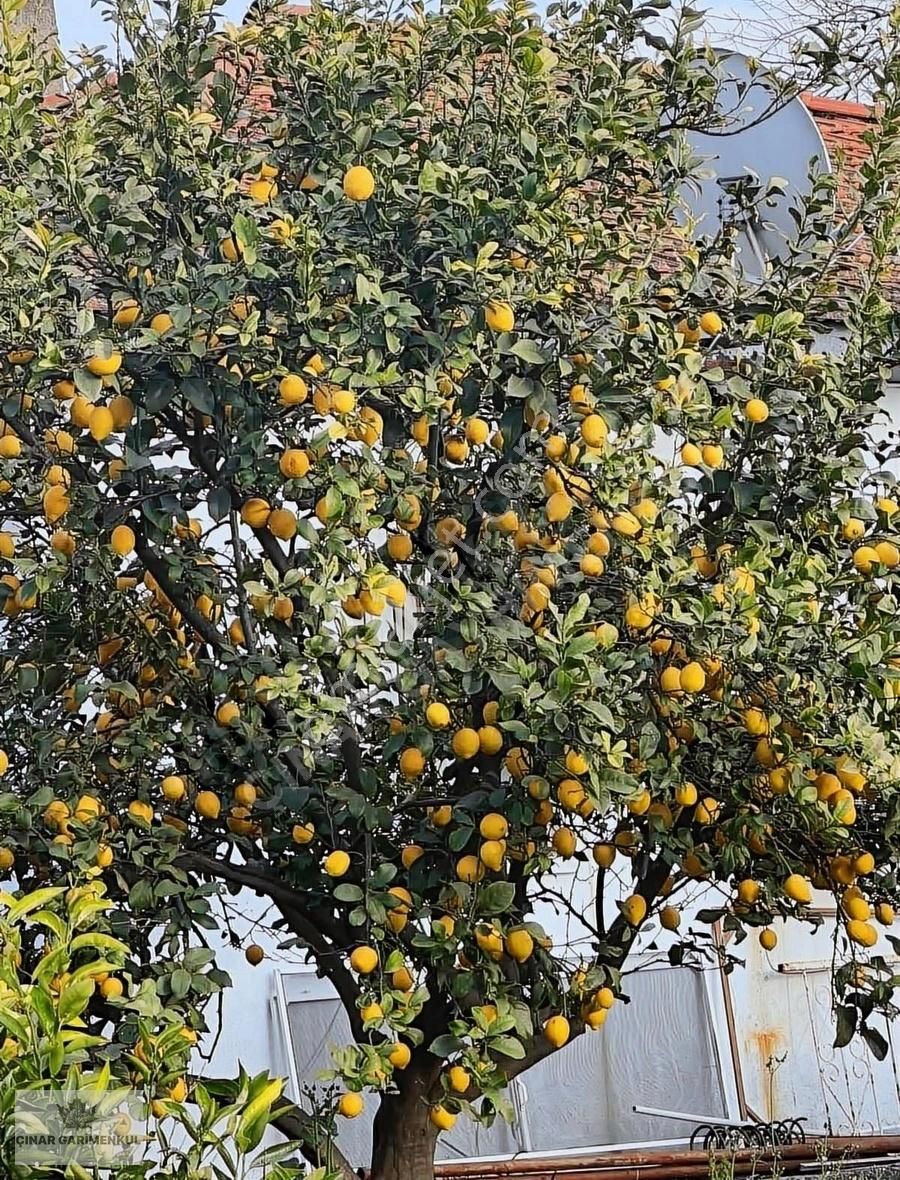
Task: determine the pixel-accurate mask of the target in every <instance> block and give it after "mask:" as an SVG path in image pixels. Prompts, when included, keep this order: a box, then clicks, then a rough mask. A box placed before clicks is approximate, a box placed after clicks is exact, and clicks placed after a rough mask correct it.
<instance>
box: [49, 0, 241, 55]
mask: <svg viewBox="0 0 900 1180" xmlns="http://www.w3.org/2000/svg"><path fill="white" fill-rule="evenodd" d="M249 5H250V0H226V3H225V5H224V7H223V9H222V13H223V16H224V17H225V18H227V19H228V20H233V21H239V20H241V18H242V17H243V15H244V13H245V12H246V11H247V9H248V7H249ZM56 19H57V21H58V23H59V39H60V42H61V43H62V45H63V46H64V47H65V48H66V49H72V48H74V47H75V46H76V45H89V46H91V47H94V46H96V45H108V44H109V40H110V38H109V26H108V25H107V24H106V23H105V21H104V20H103V17H102V15H101V13H100V9H99V8H98V7H96V6H95V5H93V4H92V3H91V0H56Z"/></svg>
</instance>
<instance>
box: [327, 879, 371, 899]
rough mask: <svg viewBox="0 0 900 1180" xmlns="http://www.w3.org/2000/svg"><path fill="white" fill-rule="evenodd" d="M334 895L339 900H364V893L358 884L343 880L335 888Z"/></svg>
mask: <svg viewBox="0 0 900 1180" xmlns="http://www.w3.org/2000/svg"><path fill="white" fill-rule="evenodd" d="M334 896H335V898H336V899H337V900H338V901H362V899H363V896H364V894H363V891H362V890H361V889H360V887H359V886H358V885H351V884H349V883H348V882H343V883H342V884H340V885H338V886H337V888H336V889H335V891H334Z"/></svg>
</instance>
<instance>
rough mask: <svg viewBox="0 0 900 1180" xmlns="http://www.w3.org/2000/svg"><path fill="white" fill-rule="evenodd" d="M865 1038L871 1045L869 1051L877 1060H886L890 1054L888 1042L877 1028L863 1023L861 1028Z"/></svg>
mask: <svg viewBox="0 0 900 1180" xmlns="http://www.w3.org/2000/svg"><path fill="white" fill-rule="evenodd" d="M859 1031H860V1034H861V1036H862V1038H863V1040H864V1041H865V1042H866V1044H867V1045H868V1047H869V1052H870V1053H871V1054H872V1056H873V1057H874V1058H875V1059H876V1060H877V1061H884V1059H885V1058H886V1057H887V1055H888V1048H889V1046H888V1043H887V1041H886V1040H885V1039H884V1037H883V1036H882V1035H881V1033H880V1032H878V1030H877V1029H874V1028H870V1027H869V1026H868V1025H863V1027H862V1028H861V1029H860V1030H859Z"/></svg>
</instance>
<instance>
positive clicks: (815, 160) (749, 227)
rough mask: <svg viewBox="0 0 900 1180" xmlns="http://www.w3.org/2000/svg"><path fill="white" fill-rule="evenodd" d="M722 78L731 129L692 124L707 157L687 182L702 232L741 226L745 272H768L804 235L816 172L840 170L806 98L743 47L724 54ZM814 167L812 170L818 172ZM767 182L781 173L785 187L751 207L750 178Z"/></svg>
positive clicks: (738, 237)
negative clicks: (783, 90)
mask: <svg viewBox="0 0 900 1180" xmlns="http://www.w3.org/2000/svg"><path fill="white" fill-rule="evenodd" d="M717 58H718V61H717V67H716V72H717V74H718V75H719V77H720V78H721V83H720V87H719V95H718V102H717V106H718V109H719V111H720V112H721V113H722V114H723V115H724V116H725V117H726V121H727V126H725V127H723V129H722V130H723V132H727V134H720V135H709V134H703V133H701V132H689V133H688V136H687V138H688V142H689V143H690V146H691V148H692V150H693V151H694V153H695V155H697V156H699V157H701V158H702V160H703V164H702V166H701V171H702V173H703V175H702V176H699V177H697V178H696V179H694V180H692V181H691V182H689V183H688V184H686V185H685V186H684V188H683V190H682V193H681V197H682V201H683V203H684V205H685V208H686V209H687V211H688V212H689V213H690V215H691V216H692V217H693V218H694V219H695V222H696V226H695V230H694V232H695V235H696V236H697V237H703V236H713V235H715V234H716V233H718V231H719V230H720V229H721V228H722V227H723V226H725V225H729V226H731V227H732V228H733V232H734V234H735V258H736V261H737V264H738V266H739V267H740V269H741V270H742V272H743V274H744V277H745V278H750V279H754V278H755V279H761V278H762V277H763V275H764V274H765V271H766V268H767V262H768V260H770V259H774V258H778V257H782V256H783V255H784V254H785V252H786V248H787V245H788V243H790V242H794V241H796V238H797V225H796V222H795V221H794V219H793V218H792V217H791V214H790V210H791V209H792V208H796V207H797V206H798V204H799V201H800V199H801V198H802V197H806V196H809V194H810V193H811V192H812V189H813V177H814V176H815V175H825V174H828V173H830V172H831V171H832V168H831V160H830V159H829V156H828V149H827V147H826V146H825V141H824V140H823V139H822V136H821V134H820V132H819V128H818V127H817V126H816V122H815V120H814V119H813V117H812V115H811V114H810V113H809V111H808V110H807V109H806V107H805V106H804V104H803V102H802V101H801V100H800V99H799V98H794V99H791V100H790V101H789V102H786V103H785V102H784V101H783V100H781V99H779V97H778V91H777V88H776V86H775V85H774V83H773V82H772V80H771V75H769V74H767V72H766V71H765V70H764V69H761V68H756V69H753V68H751V66H750V61H749V59H748V58H747V57H745V56H744V55H743V54H742V53H734V52H732V51H730V50H726V51H719V52H718V54H717ZM811 169H812V175H811ZM754 177H756V178H758V185H759V187H760V188H761V189H762V190H765V188H766V186H767V185H768V184H769V182H770V181H771V180H773V179H776V178H777V179H778V180H779V182H780V189H781V192H780V194H779V195H776V196H774V197H773V198H771V200H767V201H765V202H763V203H762V204H761V205H760V206H758V212H757V213H754V212H753V210H750V211H748V209H747V204H748V202H747V196H748V191H749V190H748V186H752V185H753V183H754Z"/></svg>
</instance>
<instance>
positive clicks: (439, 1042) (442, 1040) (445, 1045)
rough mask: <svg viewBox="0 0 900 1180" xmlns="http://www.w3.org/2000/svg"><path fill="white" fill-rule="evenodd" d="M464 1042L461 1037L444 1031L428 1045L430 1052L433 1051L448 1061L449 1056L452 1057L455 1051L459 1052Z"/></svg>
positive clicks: (435, 1054)
mask: <svg viewBox="0 0 900 1180" xmlns="http://www.w3.org/2000/svg"><path fill="white" fill-rule="evenodd" d="M464 1043H465V1042H464V1041H461V1040H460V1039H459V1037H454V1036H451V1035H450V1034H449V1033H444V1034H443V1035H442V1036H439V1037H435V1038H434V1040H433V1041H432V1042H431V1044H430V1045H429V1046H428V1052H429V1053H433V1054H434V1056H435V1057H440V1058H441V1060H442V1061H446V1059H447V1058H448V1057H452V1056H453V1054H454V1053H458V1052H459V1051H460V1049H462V1047H463V1045H464Z"/></svg>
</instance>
